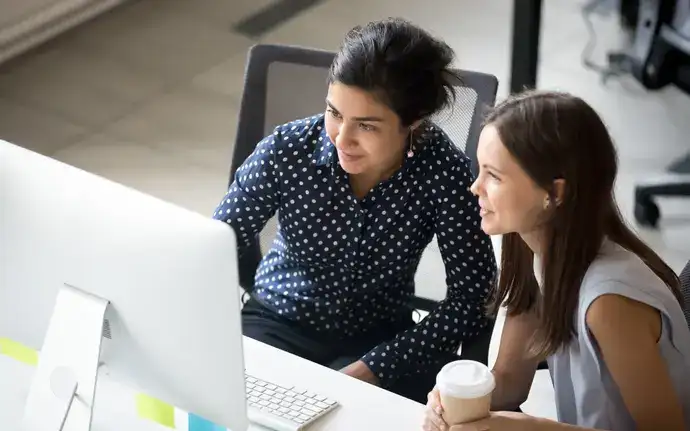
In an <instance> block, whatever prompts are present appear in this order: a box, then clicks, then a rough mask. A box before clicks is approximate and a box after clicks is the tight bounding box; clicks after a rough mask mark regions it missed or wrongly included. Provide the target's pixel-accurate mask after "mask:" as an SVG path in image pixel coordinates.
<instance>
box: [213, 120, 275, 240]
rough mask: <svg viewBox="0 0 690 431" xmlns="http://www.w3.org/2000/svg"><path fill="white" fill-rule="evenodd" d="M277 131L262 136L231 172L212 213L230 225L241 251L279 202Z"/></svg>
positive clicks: (273, 212) (266, 220) (271, 214)
mask: <svg viewBox="0 0 690 431" xmlns="http://www.w3.org/2000/svg"><path fill="white" fill-rule="evenodd" d="M280 136H281V135H280V132H279V131H278V130H277V129H276V131H275V132H274V134H273V135H270V136H268V137H266V138H264V139H263V140H262V141H261V142H260V143H259V144H258V145H257V146H256V148H255V149H254V152H253V153H252V154H251V155H250V156H249V157H248V158H247V160H245V162H244V163H243V164H242V166H240V167H239V169H237V172H236V173H235V180H234V182H233V183H232V185H231V186H230V189H229V191H228V192H227V193H226V195H225V196H224V197H223V200H222V201H221V203H220V205H218V207H217V208H216V211H215V212H214V213H213V218H215V219H216V220H221V221H224V222H226V223H228V224H229V225H231V226H232V227H233V229H234V230H235V234H236V235H237V241H238V245H239V248H240V253H242V248H243V247H247V246H249V245H250V244H251V243H252V241H253V240H254V238H256V236H257V235H258V234H259V233H260V232H261V230H262V229H263V228H264V226H265V225H266V222H268V220H269V219H270V218H271V217H273V215H274V214H275V212H276V211H277V209H278V207H279V206H280V192H279V183H278V174H277V165H276V162H275V153H276V149H275V143H276V142H281V138H280Z"/></svg>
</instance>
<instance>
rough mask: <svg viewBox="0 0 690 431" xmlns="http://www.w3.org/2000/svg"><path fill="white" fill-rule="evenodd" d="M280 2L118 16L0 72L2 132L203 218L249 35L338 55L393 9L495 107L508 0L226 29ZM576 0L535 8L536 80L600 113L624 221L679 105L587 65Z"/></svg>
mask: <svg viewBox="0 0 690 431" xmlns="http://www.w3.org/2000/svg"><path fill="white" fill-rule="evenodd" d="M276 1H278V0H260V1H257V0H194V1H191V0H141V1H137V2H133V3H131V4H127V5H125V6H121V7H118V8H117V9H115V10H113V11H111V12H109V13H107V14H106V15H103V16H101V17H99V18H97V19H96V20H94V21H92V22H89V23H87V24H84V25H82V26H80V27H79V28H77V29H75V30H73V31H70V32H69V33H67V34H65V35H63V36H61V37H59V38H58V39H56V40H54V41H51V42H50V43H48V44H46V45H44V46H42V47H41V48H39V49H36V50H34V51H32V52H31V53H29V54H28V55H26V56H23V57H21V58H18V59H15V60H13V61H11V62H9V63H7V64H5V65H2V66H0V138H1V139H5V140H8V141H11V142H13V143H16V144H18V145H22V146H25V147H28V148H31V149H33V150H35V151H38V152H40V153H43V154H46V155H49V156H51V157H54V158H56V159H58V160H61V161H64V162H66V163H69V164H72V165H75V166H77V167H80V168H83V169H86V170H88V171H91V172H94V173H97V174H99V175H102V176H105V177H107V178H110V179H112V180H115V181H118V182H121V183H123V184H125V185H128V186H131V187H134V188H136V189H139V190H142V191H144V192H147V193H150V194H152V195H154V196H157V197H160V198H162V199H165V200H168V201H171V202H174V203H176V204H179V205H181V206H183V207H186V208H189V209H192V210H194V211H198V212H200V213H202V214H205V215H210V214H211V213H212V211H213V208H214V206H215V205H216V203H217V202H218V201H219V199H220V198H221V197H222V194H223V192H224V190H225V187H226V182H227V172H228V166H229V162H230V155H231V149H232V141H233V137H234V128H235V121H236V115H237V107H238V103H239V97H240V94H241V90H242V75H243V70H244V58H245V53H246V51H247V48H249V46H251V45H252V44H253V43H256V42H257V41H261V42H277V43H289V44H299V45H308V46H315V47H320V48H326V49H336V48H337V46H338V42H339V40H340V38H341V37H342V35H343V34H344V33H345V32H346V31H347V30H348V29H349V28H350V27H352V26H353V25H355V24H358V23H364V22H366V21H368V20H371V19H377V18H381V17H385V16H389V15H398V16H405V17H409V18H413V20H414V21H415V22H416V23H418V24H420V25H422V26H424V27H426V28H427V29H429V30H430V31H432V32H433V33H434V34H436V35H438V36H440V37H442V38H444V39H445V40H446V41H447V42H448V43H449V44H450V45H451V46H452V47H453V48H455V49H456V51H457V54H458V58H459V61H458V66H460V67H463V68H466V69H474V70H481V71H486V72H490V73H493V74H495V75H497V76H498V77H499V80H500V81H501V86H500V89H499V98H502V97H504V96H505V95H506V94H507V88H508V71H509V59H510V37H511V32H510V28H511V14H512V3H513V2H512V1H511V0H483V1H482V2H481V5H480V4H479V2H472V1H469V0H464V1H457V0H435V1H434V2H433V5H434V6H433V7H429V6H430V4H429V3H428V2H427V3H425V2H418V1H413V0H386V1H377V2H370V3H368V4H367V3H366V2H365V1H364V0H348V1H344V0H325V1H323V2H321V3H319V4H318V5H316V6H314V7H312V8H310V9H308V10H306V11H305V12H303V13H301V14H299V15H298V16H296V17H294V18H292V19H290V20H288V21H287V22H285V23H283V24H282V25H280V26H278V27H276V28H274V29H271V30H269V31H268V32H267V33H265V34H263V35H261V36H260V37H257V38H254V39H252V38H249V37H247V36H244V35H241V34H238V33H237V32H233V31H232V28H233V25H234V24H236V23H238V22H240V21H241V20H243V19H244V18H246V17H247V16H249V15H251V14H254V13H256V12H257V11H258V10H260V9H261V8H263V7H265V6H268V5H271V4H273V3H274V2H276ZM582 2H583V1H582V0H577V1H574V2H565V1H553V2H544V3H545V6H544V7H545V13H544V16H543V27H542V29H543V31H542V44H541V65H540V69H539V74H540V78H539V86H540V87H542V88H552V89H563V90H568V91H572V92H574V93H576V94H578V95H580V96H582V97H584V98H585V99H586V100H587V101H589V102H590V103H592V105H593V106H594V107H595V108H596V109H597V110H598V111H599V112H600V113H601V114H602V116H603V117H604V119H605V120H606V122H607V123H608V125H609V126H610V128H611V132H612V134H613V136H614V138H615V140H616V142H617V144H618V148H619V152H620V160H621V172H620V175H619V180H618V185H617V197H618V200H619V203H620V205H621V207H622V210H623V213H624V214H625V216H626V217H628V219H629V220H631V222H632V206H633V200H632V191H633V187H634V184H635V182H636V181H640V180H643V179H644V178H646V177H649V176H654V175H659V174H660V173H662V171H663V169H664V167H665V166H666V165H667V164H668V163H669V162H670V161H671V160H673V159H674V158H676V157H678V156H680V155H683V153H684V152H685V151H687V150H690V145H688V136H690V122H688V121H687V118H688V115H689V113H690V96H687V95H685V94H683V93H681V92H680V91H678V90H676V89H675V88H673V87H669V88H666V89H664V90H662V91H659V92H654V93H647V92H645V91H643V90H642V89H641V88H640V87H639V86H637V84H636V83H635V82H633V81H631V80H629V79H623V80H619V79H612V80H610V81H609V82H608V83H607V84H605V85H604V84H602V82H601V80H600V78H599V76H598V75H597V74H595V73H594V72H591V71H588V70H586V69H584V68H583V67H582V66H581V62H580V55H581V52H582V50H583V48H584V47H585V44H586V39H587V38H586V36H587V33H586V27H585V24H584V22H583V21H582V19H581V17H580V15H579V7H580V4H581V3H582ZM616 23H617V20H616V17H614V16H609V17H595V18H594V25H595V29H596V32H597V40H598V45H597V47H596V50H595V52H596V55H595V58H596V59H597V60H599V61H600V60H602V59H603V57H604V52H605V50H607V49H611V48H615V47H616V46H618V44H619V43H621V41H622V39H623V37H622V35H621V34H620V32H619V31H618V30H617V25H616ZM660 202H661V210H662V213H663V216H662V222H661V227H660V229H658V230H656V231H652V230H646V229H642V230H640V232H641V234H642V236H643V238H644V239H645V240H646V241H648V242H649V243H650V244H651V245H652V246H653V247H654V248H655V249H656V250H657V251H658V252H659V253H661V255H662V256H663V257H664V258H666V259H667V260H668V262H669V263H670V264H671V265H672V266H673V267H674V268H675V269H677V270H679V269H680V268H681V267H682V266H683V264H684V263H685V262H686V261H687V260H688V259H690V241H689V240H688V239H689V238H690V200H687V201H686V200H682V199H675V200H673V199H668V200H663V201H660ZM418 280H419V283H418V284H419V292H420V293H422V294H424V295H425V296H430V297H442V296H443V294H444V288H445V286H444V273H443V266H442V264H441V261H440V257H439V256H438V251H437V249H436V248H434V247H431V248H430V249H429V251H428V253H427V254H426V255H425V258H424V262H423V265H422V266H421V268H420V272H419V276H418ZM497 335H498V333H497ZM494 344H496V343H494ZM494 353H495V349H494ZM545 391H546V392H542V396H544V397H548V390H547V389H545ZM544 394H546V395H544Z"/></svg>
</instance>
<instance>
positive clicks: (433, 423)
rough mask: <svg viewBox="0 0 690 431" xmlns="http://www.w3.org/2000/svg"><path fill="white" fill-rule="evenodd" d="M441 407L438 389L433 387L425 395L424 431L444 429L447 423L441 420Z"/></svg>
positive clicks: (442, 430)
mask: <svg viewBox="0 0 690 431" xmlns="http://www.w3.org/2000/svg"><path fill="white" fill-rule="evenodd" d="M442 414H443V407H442V406H441V397H440V396H439V394H438V389H436V388H434V389H432V390H431V392H429V395H427V402H426V414H425V415H424V425H423V427H422V429H423V430H424V431H446V430H448V428H449V427H448V424H447V423H446V422H445V421H444V420H443V417H441V415H442Z"/></svg>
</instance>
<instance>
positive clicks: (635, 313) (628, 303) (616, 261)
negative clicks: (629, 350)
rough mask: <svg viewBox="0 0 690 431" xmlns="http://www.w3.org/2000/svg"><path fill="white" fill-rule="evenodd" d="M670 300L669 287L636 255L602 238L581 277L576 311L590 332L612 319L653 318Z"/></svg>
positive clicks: (603, 328) (626, 321)
mask: <svg viewBox="0 0 690 431" xmlns="http://www.w3.org/2000/svg"><path fill="white" fill-rule="evenodd" d="M673 302H675V298H674V296H673V293H672V292H671V290H670V289H669V288H668V287H667V286H666V284H664V282H663V281H662V280H661V279H660V278H659V277H658V276H657V275H656V274H655V273H654V272H653V271H652V270H651V269H650V268H649V267H648V266H647V265H646V264H645V263H644V262H643V261H642V260H641V259H640V258H639V257H638V256H637V255H635V254H634V253H632V252H630V251H629V250H626V249H624V248H623V247H621V246H619V245H618V244H615V243H612V242H608V241H606V242H605V243H604V245H603V246H602V250H601V252H600V253H599V256H598V257H597V258H596V259H595V260H594V262H592V264H591V265H590V267H589V269H588V270H587V273H586V274H585V277H584V278H583V282H582V286H581V291H580V309H581V313H580V315H581V318H582V319H583V320H584V322H586V324H587V326H588V327H590V329H592V330H593V332H597V331H599V332H601V331H606V330H607V328H611V327H612V326H614V323H616V322H618V323H624V324H625V325H628V326H631V325H632V326H635V325H636V324H639V323H645V322H647V323H649V320H650V319H651V320H652V321H655V322H657V321H658V316H659V314H658V313H659V311H662V312H663V311H666V309H667V308H669V307H670V306H671V305H672V304H673ZM631 319H632V320H635V322H631ZM614 321H615V322H614ZM584 322H583V323H584ZM607 325H608V326H607ZM617 326H618V325H615V327H617Z"/></svg>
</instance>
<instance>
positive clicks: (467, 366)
mask: <svg viewBox="0 0 690 431" xmlns="http://www.w3.org/2000/svg"><path fill="white" fill-rule="evenodd" d="M436 387H437V388H438V390H439V391H440V392H441V393H442V394H444V395H450V396H453V397H458V398H479V397H483V396H484V395H486V394H489V393H491V392H492V391H493V390H494V388H495V387H496V380H495V379H494V375H493V373H492V372H491V370H490V369H489V367H487V366H486V365H484V364H482V363H481V362H476V361H469V360H459V361H454V362H451V363H449V364H446V366H444V367H443V368H442V369H441V371H440V372H439V373H438V375H437V376H436Z"/></svg>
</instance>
